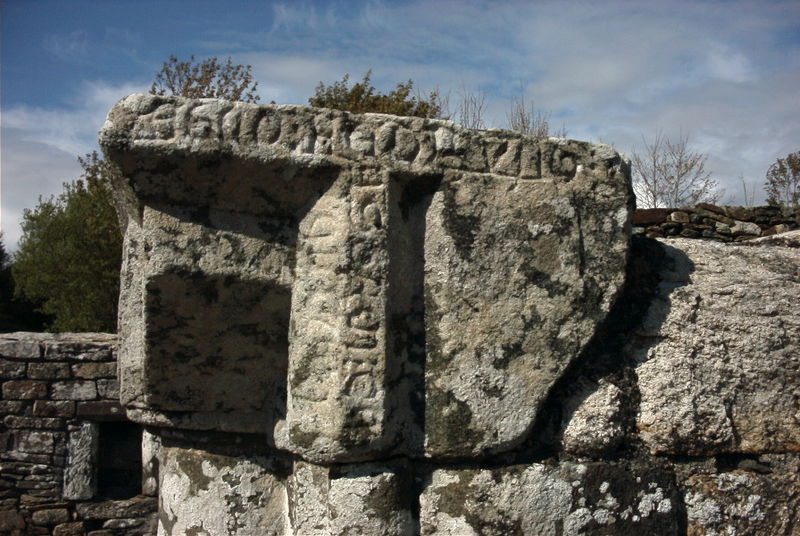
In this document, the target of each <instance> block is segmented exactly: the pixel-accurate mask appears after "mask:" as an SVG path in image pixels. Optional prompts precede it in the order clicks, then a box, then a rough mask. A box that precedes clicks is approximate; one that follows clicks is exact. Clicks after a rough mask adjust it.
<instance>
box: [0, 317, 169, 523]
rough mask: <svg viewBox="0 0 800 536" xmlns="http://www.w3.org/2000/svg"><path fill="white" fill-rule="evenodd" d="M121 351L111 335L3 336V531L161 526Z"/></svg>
mask: <svg viewBox="0 0 800 536" xmlns="http://www.w3.org/2000/svg"><path fill="white" fill-rule="evenodd" d="M116 347H117V337H116V336H115V335H109V334H103V333H70V334H58V335H52V334H43V333H10V334H4V335H0V380H2V400H1V401H0V404H1V405H2V406H0V414H2V424H0V446H2V449H0V451H1V453H0V534H9V535H17V534H20V535H22V534H25V535H28V534H61V535H64V536H66V535H73V534H86V533H90V534H94V535H96V536H101V535H105V536H110V535H131V536H132V535H137V534H147V533H153V532H154V529H155V526H154V524H153V521H154V520H155V517H154V516H155V511H156V498H155V497H146V496H144V495H140V493H141V491H142V490H141V486H137V484H136V482H141V479H142V474H141V472H142V463H141V452H140V450H141V445H142V433H141V427H140V426H139V425H137V424H134V423H130V422H129V421H128V420H127V419H126V418H125V413H124V410H123V408H122V407H121V406H120V404H119V392H118V385H117V362H116V355H115V354H116ZM137 454H138V459H139V461H138V462H137V461H136V456H137ZM132 488H135V489H132ZM151 491H152V492H153V494H154V492H155V490H151Z"/></svg>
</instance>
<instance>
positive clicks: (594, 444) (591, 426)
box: [562, 380, 625, 457]
mask: <svg viewBox="0 0 800 536" xmlns="http://www.w3.org/2000/svg"><path fill="white" fill-rule="evenodd" d="M621 395H622V393H621V391H620V389H619V387H617V386H616V385H614V384H613V383H610V382H608V381H604V380H603V381H601V382H600V385H599V386H594V385H591V386H587V387H586V388H585V389H582V390H580V391H579V392H578V394H577V395H576V396H574V397H573V398H572V399H571V400H570V401H569V402H568V404H567V410H568V413H569V417H568V419H567V425H566V427H565V429H564V432H563V436H562V445H563V448H564V450H565V451H567V452H569V453H572V454H577V455H585V456H591V457H596V456H601V455H603V454H605V453H607V452H609V451H610V450H612V449H614V448H615V447H616V446H617V445H619V443H620V442H621V441H623V440H624V439H625V430H624V428H623V424H622V419H621V417H620V412H621V411H622V403H623V400H622V396H621Z"/></svg>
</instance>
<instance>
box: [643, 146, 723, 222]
mask: <svg viewBox="0 0 800 536" xmlns="http://www.w3.org/2000/svg"><path fill="white" fill-rule="evenodd" d="M642 142H643V144H644V151H643V152H641V153H639V152H634V153H633V156H632V158H631V161H632V164H633V189H634V192H635V193H636V198H637V200H638V202H639V205H640V206H641V207H643V208H654V207H670V208H673V207H682V206H690V205H696V204H697V203H700V202H708V203H716V202H717V201H719V199H720V198H721V197H722V194H723V192H722V191H721V190H720V189H719V187H718V184H717V181H715V180H713V179H712V178H711V172H709V171H707V170H706V168H705V165H706V160H707V159H708V156H707V155H704V154H701V153H697V152H693V151H691V150H690V149H689V136H688V135H687V136H684V135H681V136H679V137H678V140H677V141H674V142H673V141H671V140H669V139H668V138H666V137H664V135H663V134H662V133H661V131H658V132H656V135H655V138H654V140H653V141H652V142H648V141H647V140H646V139H645V138H644V137H642Z"/></svg>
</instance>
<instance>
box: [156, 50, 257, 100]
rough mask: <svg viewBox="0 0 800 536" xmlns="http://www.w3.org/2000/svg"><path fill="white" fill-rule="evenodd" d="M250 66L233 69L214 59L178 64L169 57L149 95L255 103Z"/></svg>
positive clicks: (192, 60)
mask: <svg viewBox="0 0 800 536" xmlns="http://www.w3.org/2000/svg"><path fill="white" fill-rule="evenodd" d="M252 69H253V68H252V66H251V65H235V64H234V63H233V62H232V60H231V58H230V57H228V59H227V60H226V61H225V63H220V61H219V60H218V59H217V58H216V57H212V58H208V59H205V60H203V61H201V62H199V63H197V62H195V59H194V56H190V57H189V61H180V60H178V58H176V57H175V56H170V57H169V60H168V61H165V62H164V65H162V67H161V70H160V71H159V72H158V73H156V77H155V80H154V81H153V85H152V86H150V93H152V94H153V95H180V96H182V97H189V98H192V99H202V98H213V99H227V100H232V101H244V102H258V101H259V98H260V97H259V96H258V95H256V93H255V91H256V88H257V87H258V82H254V81H253V73H252Z"/></svg>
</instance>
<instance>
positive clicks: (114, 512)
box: [75, 496, 156, 520]
mask: <svg viewBox="0 0 800 536" xmlns="http://www.w3.org/2000/svg"><path fill="white" fill-rule="evenodd" d="M155 506H156V499H155V498H154V497H142V496H136V497H133V498H131V499H124V500H119V501H101V502H89V503H79V504H77V505H76V506H75V510H76V511H77V512H78V515H79V516H80V517H81V519H88V520H92V519H101V520H105V519H114V518H128V517H141V516H146V515H148V514H150V513H151V512H152V511H153V510H154V509H155Z"/></svg>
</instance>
